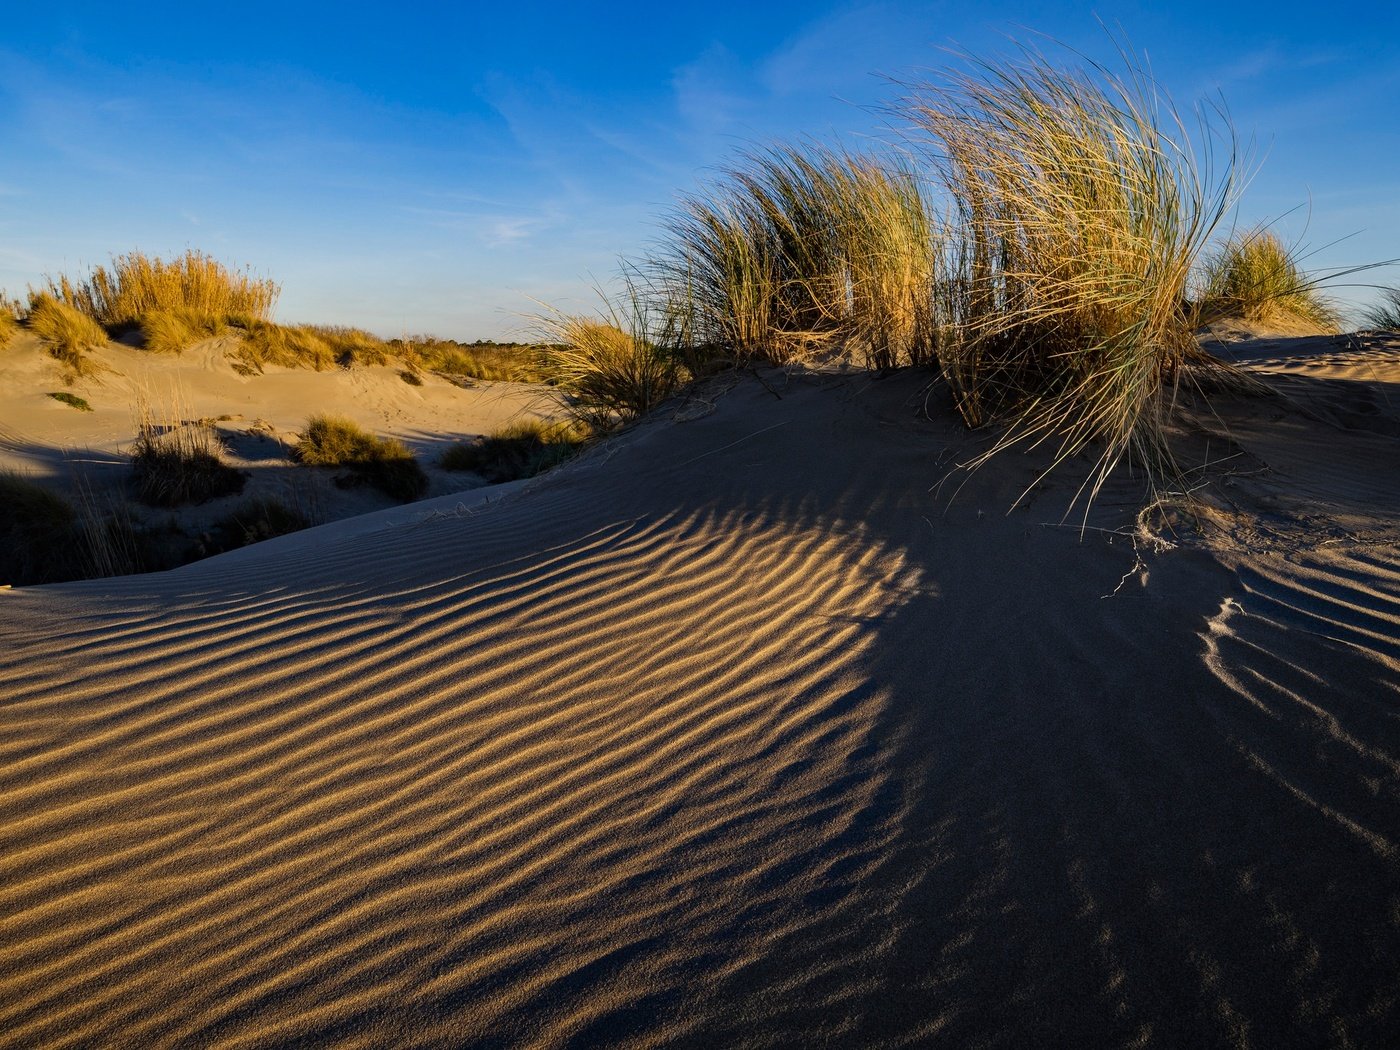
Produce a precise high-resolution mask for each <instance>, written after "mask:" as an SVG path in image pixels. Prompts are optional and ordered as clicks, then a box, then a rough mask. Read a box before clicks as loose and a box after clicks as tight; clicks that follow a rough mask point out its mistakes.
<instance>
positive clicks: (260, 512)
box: [206, 496, 311, 554]
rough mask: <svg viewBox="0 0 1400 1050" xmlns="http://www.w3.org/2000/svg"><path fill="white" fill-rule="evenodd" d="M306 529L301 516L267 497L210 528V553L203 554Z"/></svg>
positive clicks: (305, 520) (307, 521)
mask: <svg viewBox="0 0 1400 1050" xmlns="http://www.w3.org/2000/svg"><path fill="white" fill-rule="evenodd" d="M310 526H311V521H310V519H308V518H307V516H306V515H305V514H303V513H302V512H301V511H300V510H299V509H297V508H296V507H290V506H288V505H287V504H286V503H284V502H282V501H281V500H279V499H274V498H272V497H269V496H263V497H259V498H257V499H250V500H247V501H246V502H244V503H243V504H242V505H241V506H239V507H238V508H237V509H236V510H235V511H234V512H233V513H232V514H230V515H229V516H228V517H226V518H224V519H223V520H222V521H220V522H218V523H217V524H216V525H215V526H214V529H213V536H212V537H211V540H212V549H211V550H207V551H206V554H207V553H213V552H217V551H225V550H235V549H237V548H239V547H246V546H248V545H249V544H253V543H261V542H262V541H263V540H270V539H273V538H274V537H277V536H286V535H288V534H289V533H293V532H300V531H301V530H302V529H306V528H310Z"/></svg>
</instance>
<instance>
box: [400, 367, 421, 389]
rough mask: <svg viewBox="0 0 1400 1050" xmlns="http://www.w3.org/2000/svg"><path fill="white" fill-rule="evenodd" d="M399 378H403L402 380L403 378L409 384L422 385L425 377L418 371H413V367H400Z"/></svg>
mask: <svg viewBox="0 0 1400 1050" xmlns="http://www.w3.org/2000/svg"><path fill="white" fill-rule="evenodd" d="M399 378H400V379H402V380H403V381H404V382H405V383H407V384H408V385H409V386H422V385H423V377H422V376H420V375H419V374H418V373H417V372H415V371H413V370H412V369H409V368H401V369H399Z"/></svg>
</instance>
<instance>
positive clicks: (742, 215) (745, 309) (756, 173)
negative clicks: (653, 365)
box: [646, 146, 941, 367]
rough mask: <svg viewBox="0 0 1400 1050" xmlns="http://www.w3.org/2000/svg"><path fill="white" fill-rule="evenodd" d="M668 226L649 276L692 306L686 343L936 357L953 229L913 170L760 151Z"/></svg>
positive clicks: (775, 358) (883, 362) (679, 303)
mask: <svg viewBox="0 0 1400 1050" xmlns="http://www.w3.org/2000/svg"><path fill="white" fill-rule="evenodd" d="M667 232H668V239H667V241H666V243H665V244H664V245H663V247H662V248H661V249H660V250H659V251H657V252H656V253H655V255H654V256H653V258H652V259H650V260H649V261H648V263H647V264H646V269H648V270H649V272H650V273H651V275H652V283H653V286H654V287H660V288H662V289H664V295H663V299H664V300H665V301H666V302H667V304H669V305H668V308H669V309H671V310H673V311H674V310H675V309H676V308H677V307H679V308H680V309H682V310H683V311H684V312H685V316H686V323H685V325H684V326H683V329H684V339H683V342H689V343H690V344H692V345H699V346H706V347H710V348H712V350H717V351H721V352H724V353H727V354H729V355H731V356H732V358H733V359H734V360H735V361H737V362H739V363H744V362H749V361H755V360H758V361H765V362H771V363H781V362H784V361H790V360H795V359H800V358H803V357H805V356H807V355H808V354H810V353H812V352H814V351H819V350H837V351H840V352H844V353H848V354H851V355H853V356H856V357H858V358H862V359H864V360H865V361H867V362H868V363H870V364H872V365H874V366H876V367H890V366H892V365H895V364H899V363H904V364H908V363H923V362H926V361H928V360H929V359H930V358H931V356H932V350H933V346H934V343H935V341H936V340H935V325H934V317H933V314H932V310H931V289H932V285H933V281H934V276H935V269H936V267H937V265H938V262H939V252H938V248H939V244H940V240H941V234H940V231H939V229H938V226H937V224H936V223H935V222H933V221H932V218H931V214H930V210H929V206H928V203H927V200H926V195H925V193H924V191H923V188H922V185H921V183H920V181H919V179H918V177H917V175H916V173H915V172H914V171H913V170H912V169H911V168H910V167H909V166H908V165H907V164H904V163H903V162H897V161H895V160H893V159H881V158H875V157H873V156H862V155H857V154H853V153H849V152H846V151H842V150H834V149H827V148H824V147H819V146H800V147H799V146H780V147H775V148H773V149H771V150H768V151H765V152H757V153H749V154H746V155H745V156H744V157H743V158H741V162H740V163H739V164H738V165H737V166H735V167H734V168H732V169H731V170H730V171H729V172H728V173H727V174H726V176H725V177H724V178H723V179H722V180H721V181H719V182H718V183H717V184H715V185H713V186H712V187H710V189H709V191H708V192H707V193H706V194H704V195H700V196H692V197H690V198H688V199H687V200H685V201H684V202H683V204H682V206H681V208H680V209H679V211H678V213H677V214H676V215H675V216H674V217H673V218H672V220H671V221H670V223H669V225H668V231H667Z"/></svg>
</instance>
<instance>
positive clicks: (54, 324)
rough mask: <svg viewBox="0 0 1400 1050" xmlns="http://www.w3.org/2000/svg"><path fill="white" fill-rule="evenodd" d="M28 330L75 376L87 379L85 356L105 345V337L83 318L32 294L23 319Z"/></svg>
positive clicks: (44, 295) (88, 367)
mask: <svg viewBox="0 0 1400 1050" xmlns="http://www.w3.org/2000/svg"><path fill="white" fill-rule="evenodd" d="M27 323H28V325H29V330H30V331H31V332H33V333H34V334H35V335H37V336H38V337H39V338H40V339H41V340H43V342H44V344H45V345H46V346H47V347H48V349H49V353H51V354H52V355H53V356H54V357H56V358H58V359H59V360H60V361H62V362H63V364H64V365H65V366H66V367H67V368H68V370H69V372H70V373H71V374H72V375H75V376H82V375H87V374H89V373H90V372H91V371H92V365H91V363H90V362H89V361H88V359H87V353H88V351H90V350H95V349H98V348H100V347H103V346H105V345H106V344H107V333H106V331H104V330H103V328H102V326H101V325H99V324H98V323H97V322H96V321H94V320H93V319H92V318H91V317H89V316H88V315H87V314H85V313H82V312H81V311H79V310H76V309H74V308H73V307H71V306H69V305H68V304H66V303H64V302H61V301H60V300H58V299H55V298H54V297H53V296H51V295H48V294H47V293H44V292H36V293H35V294H34V295H32V296H31V297H30V300H29V314H28V317H27Z"/></svg>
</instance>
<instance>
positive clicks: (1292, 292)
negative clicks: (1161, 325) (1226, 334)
mask: <svg viewBox="0 0 1400 1050" xmlns="http://www.w3.org/2000/svg"><path fill="white" fill-rule="evenodd" d="M1203 284H1204V288H1203V290H1202V293H1201V298H1200V303H1199V309H1200V314H1201V319H1202V320H1211V319H1212V318H1215V317H1222V316H1238V317H1243V318H1245V319H1246V320H1249V321H1271V320H1272V321H1283V322H1287V321H1301V322H1304V323H1305V324H1309V325H1312V326H1314V327H1316V328H1317V329H1318V330H1319V331H1321V332H1329V333H1331V332H1336V331H1337V330H1338V328H1339V326H1340V323H1341V317H1340V315H1339V313H1338V311H1337V308H1336V306H1335V305H1334V304H1333V303H1331V302H1330V301H1329V300H1328V299H1327V298H1326V297H1325V296H1324V295H1323V294H1322V293H1321V292H1320V291H1319V290H1318V288H1317V285H1316V283H1315V282H1313V281H1311V280H1309V279H1308V277H1307V275H1306V274H1305V273H1304V272H1303V269H1302V267H1301V266H1300V265H1299V264H1298V261H1297V259H1296V258H1294V254H1293V253H1292V252H1291V251H1289V249H1288V247H1287V246H1286V245H1284V243H1283V242H1282V241H1281V240H1279V238H1278V236H1277V235H1276V234H1274V233H1273V232H1272V231H1270V230H1263V229H1255V230H1249V231H1247V232H1245V233H1242V234H1237V235H1235V236H1233V237H1231V238H1230V239H1229V240H1227V241H1226V242H1225V243H1224V244H1223V245H1222V246H1221V247H1220V248H1219V249H1217V250H1216V251H1215V252H1214V253H1213V254H1211V255H1210V256H1209V258H1207V259H1206V262H1205V267H1204V279H1203Z"/></svg>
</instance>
